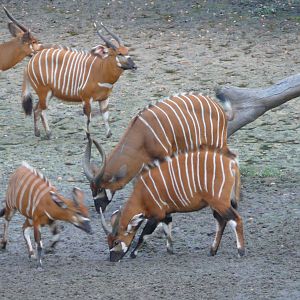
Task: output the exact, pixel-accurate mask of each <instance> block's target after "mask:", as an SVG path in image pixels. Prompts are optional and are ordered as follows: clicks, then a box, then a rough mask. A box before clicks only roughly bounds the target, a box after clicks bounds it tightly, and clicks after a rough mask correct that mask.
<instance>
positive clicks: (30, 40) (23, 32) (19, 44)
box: [0, 7, 41, 71]
mask: <svg viewBox="0 0 300 300" xmlns="http://www.w3.org/2000/svg"><path fill="white" fill-rule="evenodd" d="M3 9H4V11H5V13H6V15H7V16H8V17H9V19H10V20H11V21H12V22H10V23H8V29H9V31H10V33H11V34H12V36H14V38H13V39H12V40H10V41H8V42H5V43H3V44H0V71H6V70H8V69H10V68H12V67H13V66H15V65H16V64H17V63H18V62H20V61H21V60H23V59H24V58H25V57H26V56H30V55H31V54H33V53H34V52H35V51H38V50H39V49H40V47H41V45H40V44H39V43H38V41H37V39H36V38H35V37H34V36H33V35H32V34H31V33H30V31H29V30H28V29H27V28H26V27H24V26H23V25H21V24H20V23H19V22H18V21H17V20H16V19H15V18H13V17H12V16H11V15H10V13H9V12H8V10H7V9H6V8H5V7H4V8H3Z"/></svg>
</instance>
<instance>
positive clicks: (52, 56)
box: [50, 49, 59, 86]
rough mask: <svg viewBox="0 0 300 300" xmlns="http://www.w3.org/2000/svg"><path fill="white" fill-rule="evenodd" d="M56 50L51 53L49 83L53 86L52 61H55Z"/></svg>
mask: <svg viewBox="0 0 300 300" xmlns="http://www.w3.org/2000/svg"><path fill="white" fill-rule="evenodd" d="M58 51H59V50H58V49H54V50H53V51H52V53H51V78H50V83H51V85H52V86H53V80H54V60H55V55H57V52H58Z"/></svg>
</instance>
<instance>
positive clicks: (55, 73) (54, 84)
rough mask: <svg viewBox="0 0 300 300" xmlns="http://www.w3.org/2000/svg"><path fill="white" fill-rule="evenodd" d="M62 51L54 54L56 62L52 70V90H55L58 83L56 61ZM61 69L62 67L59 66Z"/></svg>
mask: <svg viewBox="0 0 300 300" xmlns="http://www.w3.org/2000/svg"><path fill="white" fill-rule="evenodd" d="M62 51H63V49H60V50H58V52H57V54H56V61H55V70H54V74H53V88H54V89H56V81H57V83H58V78H57V77H58V76H57V70H58V67H59V66H58V60H59V56H60V53H61V52H62ZM61 67H62V66H61Z"/></svg>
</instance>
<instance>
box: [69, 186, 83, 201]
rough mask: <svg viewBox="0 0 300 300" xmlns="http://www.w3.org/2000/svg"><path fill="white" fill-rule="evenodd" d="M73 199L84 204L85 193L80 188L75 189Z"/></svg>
mask: <svg viewBox="0 0 300 300" xmlns="http://www.w3.org/2000/svg"><path fill="white" fill-rule="evenodd" d="M72 192H73V199H74V201H77V202H83V201H84V192H83V191H82V190H81V189H79V188H78V187H74V188H73V191H72Z"/></svg>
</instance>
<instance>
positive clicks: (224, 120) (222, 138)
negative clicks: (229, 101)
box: [220, 108, 227, 148]
mask: <svg viewBox="0 0 300 300" xmlns="http://www.w3.org/2000/svg"><path fill="white" fill-rule="evenodd" d="M220 112H221V113H222V116H223V118H222V120H223V126H222V132H221V140H220V148H223V144H224V143H225V142H226V140H225V141H224V137H225V139H226V138H227V131H226V132H224V130H226V128H225V124H226V116H225V114H224V111H223V109H222V108H220ZM224 135H225V136H224Z"/></svg>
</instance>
